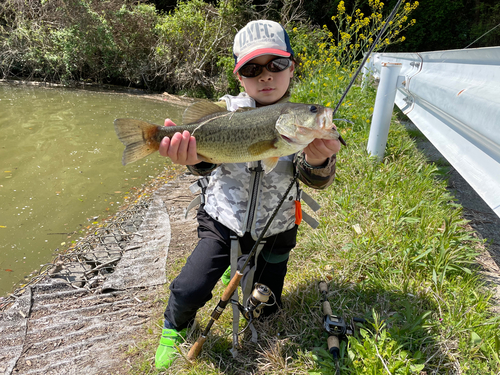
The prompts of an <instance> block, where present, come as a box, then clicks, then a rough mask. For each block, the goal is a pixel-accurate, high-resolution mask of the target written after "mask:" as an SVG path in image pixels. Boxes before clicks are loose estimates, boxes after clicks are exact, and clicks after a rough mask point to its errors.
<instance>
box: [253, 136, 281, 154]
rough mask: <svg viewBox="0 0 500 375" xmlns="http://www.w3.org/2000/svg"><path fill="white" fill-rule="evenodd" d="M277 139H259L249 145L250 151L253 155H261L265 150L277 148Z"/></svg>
mask: <svg viewBox="0 0 500 375" xmlns="http://www.w3.org/2000/svg"><path fill="white" fill-rule="evenodd" d="M276 142H277V139H272V140H265V141H259V142H255V143H253V144H251V145H250V146H248V153H249V154H250V155H252V156H259V155H261V154H263V153H264V152H266V151H268V150H271V149H275V148H276V146H275V145H276Z"/></svg>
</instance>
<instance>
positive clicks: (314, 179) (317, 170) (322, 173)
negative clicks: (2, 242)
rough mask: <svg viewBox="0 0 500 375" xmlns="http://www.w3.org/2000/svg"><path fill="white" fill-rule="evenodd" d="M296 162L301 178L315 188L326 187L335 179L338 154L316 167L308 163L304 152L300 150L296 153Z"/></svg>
mask: <svg viewBox="0 0 500 375" xmlns="http://www.w3.org/2000/svg"><path fill="white" fill-rule="evenodd" d="M294 163H295V165H296V168H297V169H298V171H299V179H300V180H301V181H302V182H303V183H304V184H306V185H307V186H309V187H312V188H314V189H326V188H327V187H328V186H330V185H331V184H332V183H333V180H334V179H335V170H336V163H337V157H336V155H333V156H331V157H330V158H328V159H327V160H326V161H325V162H324V163H323V164H322V165H319V166H317V167H315V166H312V165H310V164H308V163H307V161H306V157H305V154H304V152H299V153H297V154H296V155H295V160H294Z"/></svg>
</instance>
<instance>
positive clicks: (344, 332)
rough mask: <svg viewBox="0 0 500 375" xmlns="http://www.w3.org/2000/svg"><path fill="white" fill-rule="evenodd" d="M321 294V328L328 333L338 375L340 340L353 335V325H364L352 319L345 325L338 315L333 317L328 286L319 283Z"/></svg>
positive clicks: (358, 319)
mask: <svg viewBox="0 0 500 375" xmlns="http://www.w3.org/2000/svg"><path fill="white" fill-rule="evenodd" d="M318 287H319V291H320V292H321V302H322V306H323V328H324V329H325V331H326V332H327V333H328V339H327V343H328V351H329V352H330V354H331V355H332V357H333V360H334V361H335V366H336V375H340V340H344V339H345V338H346V337H347V336H351V335H353V334H354V328H355V323H363V324H364V323H366V320H365V319H363V318H353V320H352V324H347V323H346V322H345V320H344V319H343V318H342V317H341V316H338V315H333V312H332V307H331V306H330V302H329V301H328V284H327V283H326V282H325V281H321V282H320V283H319V284H318Z"/></svg>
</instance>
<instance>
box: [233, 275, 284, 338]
mask: <svg viewBox="0 0 500 375" xmlns="http://www.w3.org/2000/svg"><path fill="white" fill-rule="evenodd" d="M231 303H232V304H233V305H236V306H238V310H240V313H241V315H243V317H244V318H245V319H246V320H247V321H248V324H247V326H246V327H245V328H243V330H242V331H241V332H238V334H242V333H243V332H245V331H246V330H247V328H248V327H249V326H250V324H251V323H252V321H253V320H254V319H256V318H258V317H259V316H260V315H261V314H262V309H263V308H264V307H266V306H272V305H274V304H275V303H276V297H275V296H274V293H273V292H272V291H271V289H269V288H268V287H267V286H265V285H264V284H259V283H255V285H254V289H253V291H252V293H251V294H250V297H248V298H247V300H246V302H245V305H244V306H243V305H242V304H241V303H239V301H236V300H234V299H232V300H231Z"/></svg>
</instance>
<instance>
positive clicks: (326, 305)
mask: <svg viewBox="0 0 500 375" xmlns="http://www.w3.org/2000/svg"><path fill="white" fill-rule="evenodd" d="M323 314H325V315H328V316H331V315H333V312H332V307H331V306H330V302H328V301H325V302H323Z"/></svg>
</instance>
